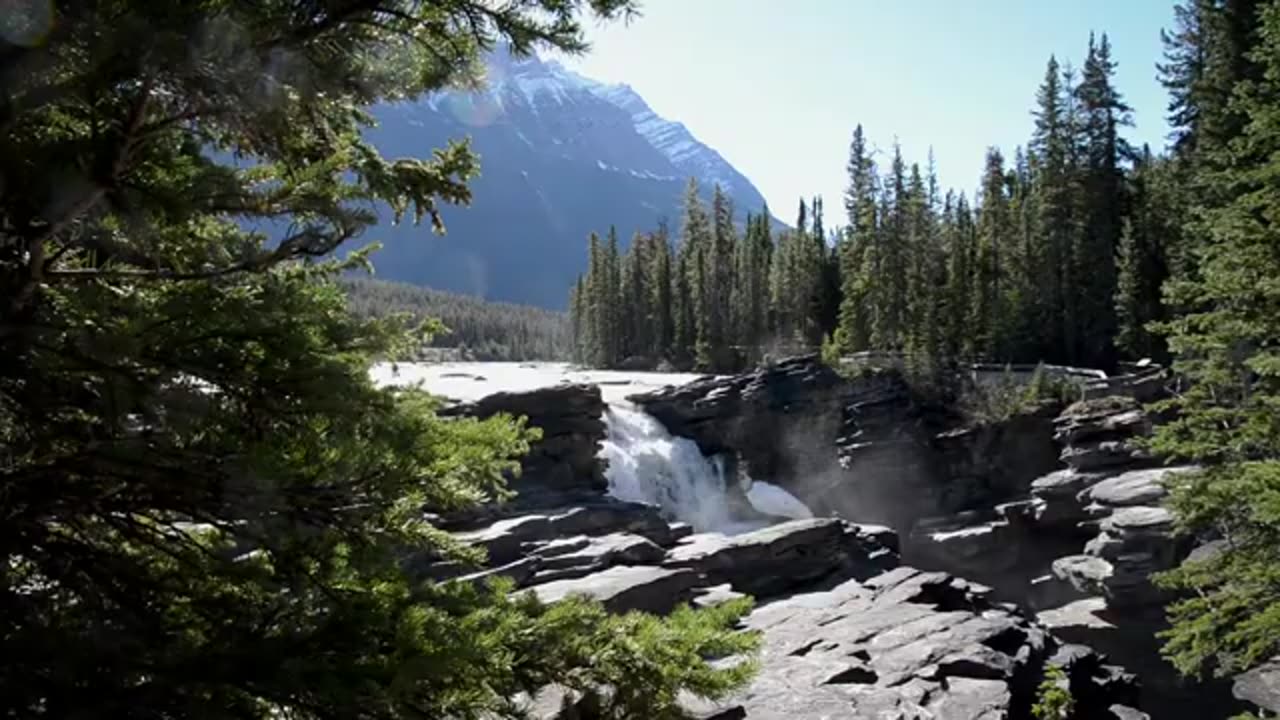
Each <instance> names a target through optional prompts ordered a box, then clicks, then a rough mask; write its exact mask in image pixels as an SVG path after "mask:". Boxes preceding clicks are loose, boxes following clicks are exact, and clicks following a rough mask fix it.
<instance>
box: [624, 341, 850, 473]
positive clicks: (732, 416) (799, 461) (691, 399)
mask: <svg viewBox="0 0 1280 720" xmlns="http://www.w3.org/2000/svg"><path fill="white" fill-rule="evenodd" d="M846 385H847V382H846V381H845V380H844V378H842V377H840V375H838V374H837V373H836V372H835V371H834V370H832V369H831V368H829V367H827V366H826V365H824V364H822V362H821V361H820V360H819V359H818V357H817V356H816V355H806V356H801V357H795V358H789V359H786V360H782V361H780V362H778V363H775V364H772V365H768V366H765V367H761V368H757V369H755V370H752V371H749V372H745V373H741V374H738V375H730V376H723V377H706V378H701V379H698V380H695V381H693V382H691V383H688V384H686V385H682V386H679V387H667V388H663V389H661V390H655V391H652V392H646V393H638V394H635V395H631V396H629V397H628V398H627V399H628V400H630V401H631V402H633V403H635V404H636V405H637V406H638V407H640V408H641V409H643V410H644V411H645V412H647V413H649V414H650V415H652V416H653V417H654V418H656V419H657V420H658V421H659V422H661V423H662V424H663V425H665V426H666V428H667V429H668V430H669V431H670V432H671V433H672V434H673V435H678V436H681V437H687V438H690V439H692V440H693V441H694V442H696V443H697V444H698V447H699V448H700V449H701V450H702V452H703V454H704V455H708V456H710V455H716V454H719V453H729V454H733V455H736V456H737V457H739V458H740V459H741V461H742V463H743V465H744V469H745V470H746V472H747V474H748V475H750V476H751V477H760V478H765V477H796V476H799V475H802V474H807V473H808V472H811V471H814V470H815V469H816V468H818V467H819V466H826V465H829V464H831V463H833V462H834V461H835V452H834V447H833V446H834V444H835V440H836V437H837V436H838V434H839V429H840V425H841V419H842V418H841V411H842V408H843V404H844V399H845V397H846V392H845V391H844V387H845V386H846ZM762 437H767V438H770V439H771V442H766V443H762V442H759V438H762ZM800 445H803V446H804V448H805V449H806V450H808V451H809V452H807V453H805V455H807V456H808V457H806V456H805V455H800V454H797V453H794V452H791V451H792V450H793V449H796V448H797V447H798V446H800Z"/></svg>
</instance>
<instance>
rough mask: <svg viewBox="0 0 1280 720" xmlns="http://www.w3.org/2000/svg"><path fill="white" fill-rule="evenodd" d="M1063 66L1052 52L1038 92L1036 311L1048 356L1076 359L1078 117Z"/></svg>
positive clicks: (1034, 141) (1034, 142) (1059, 359)
mask: <svg viewBox="0 0 1280 720" xmlns="http://www.w3.org/2000/svg"><path fill="white" fill-rule="evenodd" d="M1067 97H1069V93H1068V92H1066V90H1065V89H1064V88H1063V71H1062V68H1061V67H1060V66H1059V65H1058V62H1057V60H1056V59H1055V58H1053V57H1050V58H1049V63H1048V66H1047V67H1046V69H1045V76H1044V83H1043V84H1042V85H1041V86H1040V89H1039V91H1038V92H1037V95H1036V104H1037V108H1036V111H1035V132H1034V134H1033V136H1032V141H1031V148H1030V149H1031V152H1032V153H1033V154H1034V163H1035V168H1036V173H1035V176H1034V178H1033V182H1034V187H1035V196H1034V198H1033V202H1034V204H1035V209H1036V222H1035V236H1036V237H1037V238H1038V243H1037V247H1036V251H1035V260H1036V264H1037V268H1036V271H1035V275H1036V277H1037V280H1038V283H1037V284H1038V286H1039V287H1040V288H1041V290H1042V294H1041V295H1040V297H1041V302H1040V303H1039V307H1038V312H1037V313H1036V314H1037V316H1038V320H1039V323H1038V324H1039V325H1040V327H1041V329H1042V338H1041V342H1040V346H1041V349H1042V351H1043V352H1044V356H1045V358H1046V359H1048V360H1051V361H1053V362H1070V361H1071V360H1072V359H1073V358H1074V356H1073V353H1074V350H1075V345H1076V339H1075V323H1076V322H1077V319H1076V317H1075V316H1074V315H1073V314H1072V313H1073V302H1074V297H1073V296H1074V289H1073V287H1072V285H1071V280H1072V277H1073V271H1074V268H1075V255H1074V250H1075V232H1074V223H1075V202H1076V199H1077V193H1076V192H1075V188H1074V168H1073V164H1072V163H1073V158H1074V152H1075V151H1074V149H1073V147H1072V143H1073V142H1074V138H1073V136H1072V120H1071V117H1070V114H1071V113H1070V110H1069V108H1068V107H1067V104H1066V103H1065V102H1064V99H1065V98H1067Z"/></svg>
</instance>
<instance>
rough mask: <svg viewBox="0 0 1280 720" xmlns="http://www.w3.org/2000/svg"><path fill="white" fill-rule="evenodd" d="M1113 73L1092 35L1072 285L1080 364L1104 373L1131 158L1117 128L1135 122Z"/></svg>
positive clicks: (1083, 99) (1079, 94)
mask: <svg viewBox="0 0 1280 720" xmlns="http://www.w3.org/2000/svg"><path fill="white" fill-rule="evenodd" d="M1115 67H1116V66H1115V63H1114V62H1113V61H1112V60H1111V44H1110V42H1109V41H1108V40H1107V36H1106V34H1103V35H1102V37H1101V39H1100V41H1099V42H1098V43H1097V44H1095V42H1094V38H1093V36H1092V35H1090V36H1089V51H1088V55H1087V57H1086V59H1085V64H1084V71H1083V75H1082V77H1081V81H1080V85H1079V87H1077V88H1076V90H1075V95H1076V98H1077V99H1078V101H1079V103H1080V112H1081V115H1082V118H1083V145H1084V147H1083V150H1082V154H1083V167H1082V168H1081V186H1082V187H1081V193H1082V196H1081V202H1082V207H1083V210H1084V212H1083V217H1082V224H1083V232H1082V235H1081V238H1080V246H1079V250H1078V254H1077V257H1078V258H1079V264H1078V267H1079V270H1080V271H1081V273H1080V274H1079V275H1077V276H1076V277H1075V278H1074V279H1073V281H1074V284H1075V285H1076V286H1077V288H1078V289H1079V290H1078V294H1079V297H1080V301H1079V302H1078V303H1077V306H1076V311H1077V312H1078V313H1079V314H1080V318H1081V321H1082V322H1081V331H1080V343H1081V350H1080V355H1079V360H1080V361H1081V362H1082V363H1084V364H1085V365H1087V366H1088V367H1100V368H1109V367H1111V365H1112V364H1113V363H1114V361H1115V350H1114V339H1115V334H1116V318H1115V309H1114V298H1115V293H1116V262H1115V258H1116V253H1117V250H1118V248H1119V245H1120V233H1121V229H1122V227H1123V224H1124V216H1125V212H1126V209H1127V201H1126V199H1125V178H1124V171H1123V169H1122V168H1121V161H1122V159H1124V158H1126V157H1129V156H1131V155H1132V151H1131V150H1130V149H1129V148H1128V146H1127V144H1126V143H1125V142H1124V140H1123V139H1122V138H1120V137H1119V134H1118V128H1119V127H1121V126H1125V125H1132V121H1131V120H1130V112H1131V111H1130V108H1129V106H1128V105H1126V104H1125V103H1124V101H1123V99H1121V97H1120V94H1119V93H1118V92H1116V90H1115V88H1114V87H1113V86H1112V83H1111V78H1112V76H1113V75H1114V73H1115ZM1086 269H1087V272H1084V271H1085V270H1086Z"/></svg>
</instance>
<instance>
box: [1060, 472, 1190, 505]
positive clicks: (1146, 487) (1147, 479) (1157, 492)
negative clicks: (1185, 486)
mask: <svg viewBox="0 0 1280 720" xmlns="http://www.w3.org/2000/svg"><path fill="white" fill-rule="evenodd" d="M1194 469H1195V468H1191V467H1172V468H1152V469H1149V470H1131V471H1129V472H1126V473H1121V474H1119V475H1116V476H1115V477H1111V478H1107V479H1106V480H1102V481H1100V482H1098V483H1097V484H1095V485H1093V486H1092V487H1090V488H1089V489H1088V490H1086V491H1085V496H1084V498H1083V499H1084V500H1085V501H1086V502H1096V503H1100V504H1102V505H1111V506H1116V507H1127V506H1131V505H1158V504H1159V503H1160V501H1161V500H1163V499H1164V497H1165V496H1166V495H1168V494H1169V491H1168V489H1167V488H1166V487H1165V482H1166V481H1167V479H1168V478H1169V477H1170V476H1173V475H1177V474H1179V473H1186V472H1189V471H1192V470H1194Z"/></svg>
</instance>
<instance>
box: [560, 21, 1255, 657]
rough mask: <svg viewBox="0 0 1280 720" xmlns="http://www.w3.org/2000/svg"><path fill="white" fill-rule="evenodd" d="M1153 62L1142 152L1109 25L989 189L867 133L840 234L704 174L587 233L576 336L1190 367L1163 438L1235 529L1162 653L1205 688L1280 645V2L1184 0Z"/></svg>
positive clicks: (1184, 586) (1159, 453) (677, 345)
mask: <svg viewBox="0 0 1280 720" xmlns="http://www.w3.org/2000/svg"><path fill="white" fill-rule="evenodd" d="M1162 40H1163V42H1164V48H1165V53H1164V58H1163V61H1162V62H1160V63H1159V64H1158V65H1157V71H1158V74H1159V77H1160V79H1161V81H1162V82H1163V84H1164V86H1165V87H1166V88H1167V90H1168V92H1169V105H1168V119H1169V121H1170V125H1171V126H1172V128H1173V133H1172V135H1171V137H1170V142H1169V146H1168V147H1167V148H1166V149H1164V150H1163V151H1161V152H1153V151H1152V150H1151V149H1149V148H1146V147H1144V148H1141V149H1134V148H1131V147H1130V146H1129V145H1128V144H1127V143H1126V142H1125V140H1124V138H1123V136H1122V133H1121V130H1122V128H1124V127H1125V126H1126V125H1127V124H1128V123H1129V121H1130V114H1131V113H1130V109H1129V108H1128V107H1127V106H1126V104H1125V103H1124V100H1123V98H1122V97H1121V95H1120V93H1119V92H1118V91H1117V90H1116V88H1115V87H1114V85H1113V83H1112V78H1113V75H1114V70H1115V64H1114V61H1113V60H1112V58H1111V53H1110V47H1109V44H1108V40H1107V38H1106V37H1105V36H1102V37H1099V38H1097V39H1096V40H1091V41H1090V42H1089V44H1088V50H1087V54H1086V57H1085V62H1084V64H1083V66H1082V68H1081V70H1080V71H1079V72H1078V73H1077V72H1075V71H1074V70H1072V69H1071V68H1070V67H1069V66H1064V65H1061V64H1059V62H1058V61H1057V60H1056V59H1055V58H1050V59H1049V61H1048V65H1047V67H1046V70H1045V75H1044V80H1043V82H1042V83H1041V85H1040V87H1039V89H1038V92H1037V93H1036V97H1035V102H1034V110H1033V112H1034V115H1035V130H1034V133H1033V135H1032V137H1031V138H1030V139H1029V142H1028V143H1027V144H1026V146H1025V147H1024V148H1018V149H1016V150H1015V151H1014V153H1013V157H1012V160H1010V159H1008V158H1007V157H1006V156H1005V155H1004V154H1003V153H1002V152H1001V151H999V150H998V149H995V148H992V149H990V150H989V151H988V152H987V156H986V162H985V164H984V167H983V169H982V172H981V175H980V182H979V189H978V192H977V194H976V196H975V197H974V198H973V199H972V200H970V199H969V198H968V197H966V195H965V194H964V193H956V192H945V193H942V192H940V190H939V188H938V187H937V183H936V181H935V180H934V173H933V171H932V163H930V164H928V165H926V166H925V167H924V168H921V167H919V166H917V165H916V164H910V165H908V164H907V162H906V161H905V160H904V158H903V155H902V152H901V150H900V149H899V148H897V147H894V148H893V150H892V152H891V153H890V155H889V158H888V162H887V165H886V166H882V163H880V162H878V161H877V157H876V154H875V153H874V152H873V151H872V150H871V149H870V148H869V146H868V144H867V141H866V137H865V134H864V133H863V131H862V129H861V128H860V127H859V128H858V129H856V130H855V131H854V133H853V141H852V143H851V147H850V152H849V160H848V174H849V178H848V187H847V191H846V193H845V196H844V211H845V213H844V222H843V225H842V227H839V228H835V229H833V230H830V231H828V230H827V229H826V227H825V226H824V222H825V221H826V218H824V215H823V212H822V204H821V201H820V200H819V201H816V202H810V203H804V202H802V203H801V205H800V209H799V212H798V216H797V220H796V225H795V227H794V228H791V229H787V230H783V231H781V232H778V233H774V232H773V231H772V229H771V227H770V225H769V216H768V211H767V209H762V210H761V213H760V215H758V216H749V217H748V219H747V221H746V223H745V225H744V227H743V228H741V231H740V230H739V228H737V227H735V225H734V223H733V222H732V221H731V220H732V217H733V216H732V211H731V208H730V207H729V205H728V202H727V201H726V199H725V198H724V196H723V195H722V194H721V193H720V192H719V191H718V190H713V192H712V199H711V203H710V205H711V208H710V210H707V209H706V208H705V207H704V205H703V203H702V202H701V200H700V199H699V196H698V193H697V188H696V185H695V184H694V183H692V182H691V184H690V188H689V191H688V193H687V197H686V202H685V210H684V217H683V218H681V222H680V225H679V228H678V230H677V232H676V234H675V235H674V236H673V235H672V233H671V232H669V231H668V229H667V228H663V227H659V228H658V229H657V230H656V231H654V232H649V233H641V234H638V235H636V236H635V237H634V238H633V239H632V242H631V244H630V246H629V247H628V248H627V249H626V251H625V252H623V251H622V250H621V249H620V248H619V243H618V239H617V235H616V233H615V232H613V231H611V232H610V233H609V235H608V239H607V240H606V241H601V240H600V239H599V238H596V237H592V238H591V239H590V242H589V255H590V262H589V267H588V269H587V272H586V273H585V275H584V276H583V277H582V278H581V279H580V280H579V281H578V283H577V285H576V287H575V288H574V289H573V292H572V294H571V300H572V302H571V308H572V311H571V322H572V325H573V329H574V337H575V349H576V352H577V353H578V355H579V357H581V358H582V359H583V360H584V361H586V362H590V363H592V364H596V365H612V364H616V363H618V362H621V361H625V360H627V359H628V358H631V357H639V358H663V359H667V360H670V361H671V362H673V363H676V364H678V365H688V366H696V367H700V368H704V369H708V370H721V369H728V368H730V367H732V366H734V365H736V364H738V363H741V362H744V361H751V360H753V359H755V358H758V357H760V356H762V355H765V354H767V353H769V352H770V350H771V348H774V347H787V346H794V345H800V346H809V347H812V346H815V345H817V344H818V343H819V342H820V341H821V342H824V343H825V346H826V347H825V349H826V350H827V351H829V352H830V353H831V354H836V353H845V352H850V351H857V350H864V349H873V350H887V351H903V352H907V353H909V354H910V355H909V357H911V358H913V359H920V360H922V364H923V365H924V366H925V369H926V370H927V369H928V366H929V364H931V363H933V364H935V367H940V366H941V365H939V363H947V362H949V361H951V360H954V359H987V360H997V361H1026V362H1035V361H1046V362H1052V363H1063V364H1075V365H1088V366H1096V367H1102V368H1107V367H1109V366H1111V365H1112V364H1113V363H1114V362H1115V361H1116V360H1117V359H1120V358H1124V357H1126V356H1127V357H1133V358H1136V357H1153V358H1156V359H1158V360H1162V361H1166V360H1167V361H1170V362H1171V363H1172V369H1173V371H1174V378H1175V381H1176V386H1175V388H1174V390H1175V392H1173V393H1171V395H1170V397H1169V399H1167V400H1165V401H1163V402H1161V403H1159V404H1158V405H1157V406H1156V408H1155V410H1156V412H1157V414H1156V416H1157V417H1160V418H1161V423H1160V424H1159V425H1158V426H1157V427H1156V428H1155V431H1154V434H1153V436H1152V437H1151V438H1150V440H1149V447H1150V450H1151V451H1152V452H1153V453H1154V455H1155V456H1156V457H1158V458H1160V459H1162V460H1164V461H1166V462H1189V463H1195V464H1197V465H1198V466H1200V467H1201V468H1202V470H1201V471H1200V472H1197V473H1190V474H1187V475H1183V476H1178V477H1177V478H1174V479H1171V480H1169V481H1168V482H1169V483H1170V485H1169V486H1170V490H1171V497H1170V500H1169V506H1170V507H1171V508H1172V509H1173V510H1174V512H1175V515H1176V518H1177V528H1178V532H1179V533H1181V534H1182V535H1183V536H1184V537H1186V538H1191V539H1194V540H1195V541H1197V542H1201V543H1204V542H1210V541H1221V542H1220V543H1216V544H1215V545H1214V547H1215V551H1214V552H1210V553H1203V554H1197V556H1196V557H1194V558H1193V559H1189V560H1187V561H1185V562H1184V563H1182V564H1181V565H1180V566H1179V567H1177V568H1176V569H1173V570H1170V571H1166V572H1163V573H1160V574H1159V575H1158V576H1157V578H1156V580H1157V582H1158V583H1159V584H1160V585H1162V586H1163V587H1165V588H1167V589H1168V590H1170V591H1171V593H1170V597H1171V598H1173V599H1172V600H1171V602H1170V604H1169V606H1168V609H1169V620H1170V623H1171V626H1170V628H1169V629H1168V630H1167V631H1165V632H1163V633H1162V637H1163V639H1164V641H1165V645H1164V650H1163V652H1164V654H1165V656H1166V657H1167V658H1168V659H1169V660H1170V661H1171V662H1172V663H1173V664H1174V665H1175V666H1176V667H1177V668H1178V669H1179V670H1180V671H1181V672H1183V673H1185V674H1187V675H1190V676H1205V675H1216V676H1230V675H1232V674H1235V673H1239V672H1242V671H1245V670H1248V669H1250V668H1255V667H1257V666H1259V665H1261V664H1263V663H1265V662H1267V661H1268V660H1269V659H1272V658H1276V657H1280V521H1278V520H1277V518H1278V517H1280V514H1278V512H1277V508H1280V0H1182V2H1180V3H1179V4H1178V5H1177V6H1176V7H1175V16H1174V23H1173V25H1172V27H1170V28H1169V29H1167V30H1164V31H1162Z"/></svg>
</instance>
